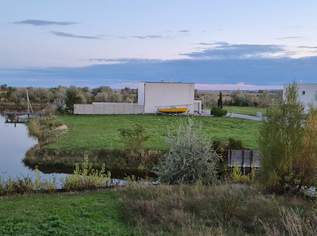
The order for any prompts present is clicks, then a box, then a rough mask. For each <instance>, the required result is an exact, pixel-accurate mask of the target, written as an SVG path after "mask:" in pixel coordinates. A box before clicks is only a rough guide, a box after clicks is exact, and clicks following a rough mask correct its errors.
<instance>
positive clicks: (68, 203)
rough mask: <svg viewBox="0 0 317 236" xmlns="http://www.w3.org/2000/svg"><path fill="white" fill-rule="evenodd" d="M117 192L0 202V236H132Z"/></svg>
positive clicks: (18, 197) (31, 197)
mask: <svg viewBox="0 0 317 236" xmlns="http://www.w3.org/2000/svg"><path fill="white" fill-rule="evenodd" d="M117 199H118V192H115V191H104V192H91V193H88V192H87V193H73V194H70V193H68V194H51V195H49V194H33V195H29V196H15V197H3V198H0V235H132V233H130V232H131V229H129V228H128V226H127V225H125V224H124V223H123V222H122V220H121V213H120V204H119V202H118V200H117Z"/></svg>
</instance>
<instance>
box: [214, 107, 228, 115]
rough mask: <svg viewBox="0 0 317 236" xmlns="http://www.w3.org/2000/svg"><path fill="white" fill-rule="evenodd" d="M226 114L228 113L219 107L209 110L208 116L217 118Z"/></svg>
mask: <svg viewBox="0 0 317 236" xmlns="http://www.w3.org/2000/svg"><path fill="white" fill-rule="evenodd" d="M227 113H228V112H227V110H225V109H222V108H220V107H212V108H211V110H210V115H213V116H217V117H222V116H225V115H227Z"/></svg>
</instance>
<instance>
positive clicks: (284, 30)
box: [0, 0, 317, 88]
mask: <svg viewBox="0 0 317 236" xmlns="http://www.w3.org/2000/svg"><path fill="white" fill-rule="evenodd" d="M0 4H1V5H0V28H1V34H0V84H4V83H5V84H8V85H13V86H45V87H51V86H57V85H66V86H69V85H78V86H90V87H95V86H100V85H110V86H113V87H117V86H118V87H120V86H133V85H135V84H136V83H137V82H139V81H180V82H194V83H197V84H199V85H200V86H202V87H204V86H205V88H207V87H208V86H209V87H213V88H214V87H219V88H225V87H228V86H229V87H230V86H233V87H239V88H240V87H248V86H249V88H250V86H253V87H261V86H262V87H265V88H279V87H280V86H281V85H283V84H285V83H290V82H293V81H296V82H299V83H313V82H317V76H316V75H317V14H316V9H317V1H315V0H306V1H296V0H278V1H276V0H266V1H261V0H241V1H237V0H160V1H157V0H103V1H100V0H89V1H87V0H67V1H62V0H45V1H40V0H25V1H21V0H1V2H0ZM208 84H209V85H208ZM210 84H213V85H210ZM215 84H216V85H217V86H215Z"/></svg>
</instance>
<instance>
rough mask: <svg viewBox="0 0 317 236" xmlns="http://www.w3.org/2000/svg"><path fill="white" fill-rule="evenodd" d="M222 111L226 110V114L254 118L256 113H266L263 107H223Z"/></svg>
mask: <svg viewBox="0 0 317 236" xmlns="http://www.w3.org/2000/svg"><path fill="white" fill-rule="evenodd" d="M224 109H226V110H227V111H228V112H232V113H238V114H243V115H250V116H255V115H256V113H257V112H261V113H262V114H263V115H264V114H265V113H266V108H263V107H240V106H225V107H224Z"/></svg>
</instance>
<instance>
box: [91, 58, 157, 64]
mask: <svg viewBox="0 0 317 236" xmlns="http://www.w3.org/2000/svg"><path fill="white" fill-rule="evenodd" d="M89 61H91V62H98V63H106V64H117V63H151V62H152V63H157V62H161V61H163V60H160V59H138V58H90V59H89Z"/></svg>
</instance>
